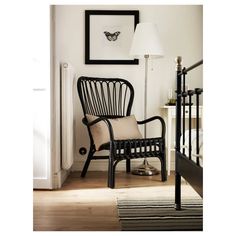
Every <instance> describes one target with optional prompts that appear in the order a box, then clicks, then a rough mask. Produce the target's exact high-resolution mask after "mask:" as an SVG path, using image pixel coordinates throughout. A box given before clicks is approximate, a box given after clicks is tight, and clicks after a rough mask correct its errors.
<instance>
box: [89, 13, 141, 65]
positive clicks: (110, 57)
mask: <svg viewBox="0 0 236 236" xmlns="http://www.w3.org/2000/svg"><path fill="white" fill-rule="evenodd" d="M138 23H139V11H112V10H86V11H85V64H138V59H133V58H132V57H131V56H130V55H129V50H130V47H131V43H132V39H133V35H134V31H135V27H136V25H137V24H138Z"/></svg>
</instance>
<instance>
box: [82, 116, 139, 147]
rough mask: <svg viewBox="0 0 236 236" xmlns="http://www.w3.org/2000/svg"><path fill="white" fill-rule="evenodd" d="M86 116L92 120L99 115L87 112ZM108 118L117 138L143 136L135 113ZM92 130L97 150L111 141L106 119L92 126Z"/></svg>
mask: <svg viewBox="0 0 236 236" xmlns="http://www.w3.org/2000/svg"><path fill="white" fill-rule="evenodd" d="M86 118H87V120H88V122H91V121H93V120H96V119H97V118H98V117H97V116H93V115H88V114H86ZM108 120H109V121H110V122H111V125H112V128H113V133H114V139H115V140H123V139H140V138H142V134H141V133H140V131H139V129H138V124H137V121H136V119H135V116H134V115H131V116H126V117H122V118H115V119H108ZM90 131H91V134H92V137H93V141H94V144H95V147H96V150H99V147H100V146H101V145H102V144H104V143H108V142H109V141H110V135H109V130H108V127H107V125H106V123H105V122H104V121H100V122H98V123H96V124H94V125H92V126H90Z"/></svg>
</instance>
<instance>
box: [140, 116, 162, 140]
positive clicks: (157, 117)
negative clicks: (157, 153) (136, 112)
mask: <svg viewBox="0 0 236 236" xmlns="http://www.w3.org/2000/svg"><path fill="white" fill-rule="evenodd" d="M154 120H159V121H160V122H161V127H162V130H161V137H162V138H165V135H166V125H165V121H164V119H163V118H162V117H160V116H153V117H150V118H148V119H146V120H142V121H137V124H138V125H143V124H146V123H149V122H151V121H154Z"/></svg>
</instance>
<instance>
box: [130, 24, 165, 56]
mask: <svg viewBox="0 0 236 236" xmlns="http://www.w3.org/2000/svg"><path fill="white" fill-rule="evenodd" d="M130 55H131V56H133V57H134V58H137V59H141V58H143V57H144V55H149V57H154V58H157V57H162V56H163V50H162V46H161V43H160V38H159V33H158V30H157V26H156V25H155V24H154V23H139V24H137V26H136V30H135V32H134V37H133V42H132V45H131V49H130Z"/></svg>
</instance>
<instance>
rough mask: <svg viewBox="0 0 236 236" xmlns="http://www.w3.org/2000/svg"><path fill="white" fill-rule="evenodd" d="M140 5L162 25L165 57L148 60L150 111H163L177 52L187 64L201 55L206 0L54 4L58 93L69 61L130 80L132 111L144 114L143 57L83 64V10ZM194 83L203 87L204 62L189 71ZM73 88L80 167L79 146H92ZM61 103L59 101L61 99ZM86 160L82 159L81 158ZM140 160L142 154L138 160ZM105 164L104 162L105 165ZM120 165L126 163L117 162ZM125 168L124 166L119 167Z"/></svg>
mask: <svg viewBox="0 0 236 236" xmlns="http://www.w3.org/2000/svg"><path fill="white" fill-rule="evenodd" d="M99 9H100V10H139V11H140V22H155V23H156V24H157V26H158V29H159V32H160V35H161V40H162V43H163V48H164V54H165V56H164V58H162V59H157V60H153V61H152V62H151V63H150V69H149V78H148V79H149V81H148V114H149V116H153V115H157V114H161V109H160V107H161V106H163V105H164V104H165V103H166V101H167V93H168V89H169V88H173V89H174V88H175V62H174V59H175V57H176V56H182V57H183V64H184V66H186V67H188V66H190V65H191V64H193V63H195V62H197V61H198V60H200V59H202V57H203V53H202V51H203V45H202V37H203V35H202V23H203V22H202V18H203V16H202V6H196V5H195V6H184V5H183V6H173V5H172V6H171V5H166V6H165V5H154V6H142V5H141V6H136V5H133V6H114V5H112V6H101V5H99V6H93V5H88V6H86V5H81V6H80V5H76V6H73V5H72V6H66V5H64V6H55V86H56V91H57V92H56V94H57V96H58V91H59V90H58V87H57V86H58V81H59V64H60V63H61V62H68V63H70V64H71V65H72V66H73V67H74V69H75V71H76V73H77V77H79V76H82V75H87V76H97V77H120V78H124V79H127V80H129V81H130V82H131V83H132V84H133V86H134V88H135V99H134V105H133V110H132V113H133V114H135V115H136V117H137V119H138V120H141V119H142V118H143V111H144V108H143V104H144V99H143V95H144V61H142V60H141V61H140V63H139V65H85V64H84V52H85V42H84V31H85V27H84V24H85V21H84V11H85V10H99ZM189 77H190V82H189V85H190V88H193V87H202V68H198V69H197V70H196V71H194V72H192V73H191V76H189ZM74 91H75V123H76V131H75V132H76V145H75V164H74V166H73V169H81V168H82V165H83V163H82V162H83V160H85V157H82V156H80V154H79V152H78V151H79V148H80V147H82V146H84V147H86V148H87V149H88V147H89V146H88V144H89V142H88V134H87V130H86V129H85V127H84V126H83V125H82V123H81V118H82V110H81V107H80V102H79V100H78V96H77V91H76V88H74ZM57 105H58V104H57ZM158 131H159V128H156V127H155V126H153V125H151V126H149V127H148V135H149V136H152V135H155V134H156V133H157V132H158ZM81 161H82V162H81ZM138 163H140V160H139V161H138ZM91 165H92V166H91V169H106V165H105V163H104V162H100V161H94V163H92V164H91ZM104 165H105V166H104ZM119 166H120V167H121V166H122V164H119V165H118V168H119ZM121 168H123V166H122V167H121Z"/></svg>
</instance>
